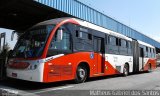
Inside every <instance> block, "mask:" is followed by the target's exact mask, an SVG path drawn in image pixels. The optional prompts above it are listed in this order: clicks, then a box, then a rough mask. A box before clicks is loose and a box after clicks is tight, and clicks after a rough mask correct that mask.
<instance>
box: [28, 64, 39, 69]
mask: <svg viewBox="0 0 160 96" xmlns="http://www.w3.org/2000/svg"><path fill="white" fill-rule="evenodd" d="M37 67H38V65H36V64H32V65H30V66H29V70H35V69H37Z"/></svg>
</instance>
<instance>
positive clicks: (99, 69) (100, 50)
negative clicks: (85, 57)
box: [94, 37, 105, 74]
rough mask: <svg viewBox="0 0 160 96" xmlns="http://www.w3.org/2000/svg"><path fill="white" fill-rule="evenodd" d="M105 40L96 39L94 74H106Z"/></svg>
mask: <svg viewBox="0 0 160 96" xmlns="http://www.w3.org/2000/svg"><path fill="white" fill-rule="evenodd" d="M103 43H104V39H103V38H100V37H94V74H101V73H104V63H105V62H104V58H103V55H104V44H103Z"/></svg>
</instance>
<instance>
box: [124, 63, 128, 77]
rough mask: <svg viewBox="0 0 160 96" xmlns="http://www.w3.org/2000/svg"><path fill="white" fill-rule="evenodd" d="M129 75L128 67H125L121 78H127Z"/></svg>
mask: <svg viewBox="0 0 160 96" xmlns="http://www.w3.org/2000/svg"><path fill="white" fill-rule="evenodd" d="M128 75H129V67H128V65H125V66H124V68H123V76H125V77H126V76H128Z"/></svg>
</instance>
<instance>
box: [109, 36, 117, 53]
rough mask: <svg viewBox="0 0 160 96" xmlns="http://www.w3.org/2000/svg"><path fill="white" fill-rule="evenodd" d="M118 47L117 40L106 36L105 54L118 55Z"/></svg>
mask: <svg viewBox="0 0 160 96" xmlns="http://www.w3.org/2000/svg"><path fill="white" fill-rule="evenodd" d="M118 47H119V46H118V38H117V37H114V36H108V47H107V52H108V53H110V54H119V51H118Z"/></svg>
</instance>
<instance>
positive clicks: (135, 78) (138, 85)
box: [0, 67, 160, 96]
mask: <svg viewBox="0 0 160 96" xmlns="http://www.w3.org/2000/svg"><path fill="white" fill-rule="evenodd" d="M0 90H1V95H6V94H9V95H10V93H14V94H20V95H25V96H33V95H35V96H85V95H86V96H88V95H90V94H91V93H90V92H91V91H90V90H160V67H158V68H157V69H156V70H154V71H153V72H150V73H147V72H144V73H140V74H131V75H129V76H127V77H123V76H106V77H98V78H91V79H89V80H88V81H87V82H85V83H81V84H74V83H73V81H65V82H56V83H50V84H41V83H33V82H26V81H21V80H7V81H2V82H0ZM84 90H86V91H84ZM2 93H3V94H2ZM92 95H93V94H92ZM13 96H16V95H13Z"/></svg>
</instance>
